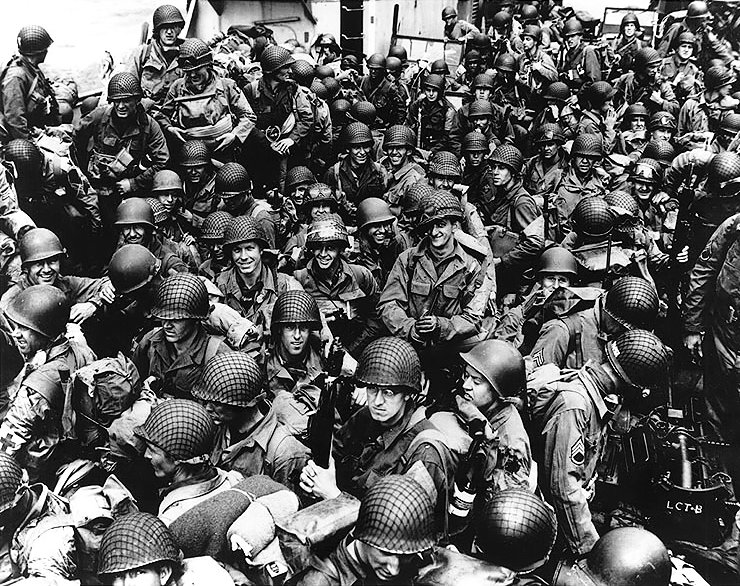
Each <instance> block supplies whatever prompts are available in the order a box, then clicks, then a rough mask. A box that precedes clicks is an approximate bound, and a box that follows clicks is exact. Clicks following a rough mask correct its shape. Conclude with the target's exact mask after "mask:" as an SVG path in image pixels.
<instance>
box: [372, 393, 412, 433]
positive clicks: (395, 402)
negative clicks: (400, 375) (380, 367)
mask: <svg viewBox="0 0 740 586" xmlns="http://www.w3.org/2000/svg"><path fill="white" fill-rule="evenodd" d="M407 400H408V397H407V396H406V394H405V393H403V392H401V391H398V390H397V389H393V388H391V387H378V386H375V385H371V386H369V387H367V406H368V409H369V410H370V417H372V418H373V419H374V420H375V421H377V422H378V423H380V424H381V425H382V426H383V427H391V426H392V425H394V424H395V423H397V422H398V421H399V420H400V419H401V418H402V417H403V412H404V410H405V409H406V401H407Z"/></svg>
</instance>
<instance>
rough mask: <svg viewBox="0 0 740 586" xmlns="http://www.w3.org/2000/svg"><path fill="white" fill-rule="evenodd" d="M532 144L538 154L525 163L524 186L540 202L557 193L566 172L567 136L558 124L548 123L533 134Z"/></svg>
mask: <svg viewBox="0 0 740 586" xmlns="http://www.w3.org/2000/svg"><path fill="white" fill-rule="evenodd" d="M532 142H533V144H534V146H535V148H536V149H537V154H536V155H535V156H534V157H531V158H529V159H527V160H526V161H525V162H524V167H523V169H522V177H523V178H524V183H523V186H524V189H526V190H527V191H528V192H529V193H531V194H532V197H534V198H535V201H539V199H542V200H544V198H545V197H549V195H550V194H552V193H554V192H555V190H556V189H557V187H558V184H559V183H560V180H561V178H562V177H563V173H565V171H566V168H567V161H568V159H567V155H566V153H565V150H564V149H563V144H565V135H564V134H563V129H562V128H560V126H558V125H557V124H553V123H551V122H547V123H545V124H543V125H542V126H539V127H537V128H536V129H535V130H534V131H533V132H532ZM548 208H549V206H548Z"/></svg>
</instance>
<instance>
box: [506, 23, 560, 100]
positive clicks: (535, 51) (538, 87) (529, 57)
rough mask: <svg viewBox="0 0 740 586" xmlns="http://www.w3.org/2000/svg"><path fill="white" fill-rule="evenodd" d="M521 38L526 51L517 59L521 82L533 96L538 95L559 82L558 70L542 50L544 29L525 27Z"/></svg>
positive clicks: (529, 25)
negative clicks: (551, 84) (545, 88)
mask: <svg viewBox="0 0 740 586" xmlns="http://www.w3.org/2000/svg"><path fill="white" fill-rule="evenodd" d="M521 37H522V48H523V49H524V51H523V52H522V53H521V54H519V55H517V57H516V61H517V67H518V75H519V80H520V81H522V82H523V83H524V84H526V86H527V87H528V88H529V91H530V92H531V93H532V94H533V95H537V94H538V93H539V92H540V91H542V89H543V88H544V87H546V86H548V85H549V84H550V83H552V82H555V81H557V80H558V70H557V69H556V67H555V63H553V61H552V58H551V57H550V56H549V55H548V54H547V53H545V52H544V51H543V50H542V46H541V43H540V41H541V38H542V29H541V28H540V27H539V26H537V25H536V24H527V25H525V26H524V29H523V30H522V35H521ZM547 45H548V46H549V43H548V44H547Z"/></svg>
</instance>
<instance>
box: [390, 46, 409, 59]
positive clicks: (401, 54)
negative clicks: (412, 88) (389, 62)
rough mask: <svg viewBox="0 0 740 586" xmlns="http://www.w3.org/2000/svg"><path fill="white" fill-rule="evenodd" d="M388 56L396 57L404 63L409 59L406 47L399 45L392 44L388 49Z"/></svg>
mask: <svg viewBox="0 0 740 586" xmlns="http://www.w3.org/2000/svg"><path fill="white" fill-rule="evenodd" d="M388 57H398V58H399V59H400V60H401V63H406V62H407V61H408V60H409V55H408V53H407V52H406V48H405V47H403V46H401V45H393V46H392V47H391V48H390V49H388Z"/></svg>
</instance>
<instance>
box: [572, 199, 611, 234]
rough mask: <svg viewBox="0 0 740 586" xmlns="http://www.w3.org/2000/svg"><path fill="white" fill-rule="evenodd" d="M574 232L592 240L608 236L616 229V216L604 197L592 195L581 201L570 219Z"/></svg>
mask: <svg viewBox="0 0 740 586" xmlns="http://www.w3.org/2000/svg"><path fill="white" fill-rule="evenodd" d="M570 220H571V223H572V224H573V230H574V231H575V232H576V233H577V234H580V235H583V236H589V237H591V238H601V237H604V236H607V235H608V234H609V232H611V231H612V228H613V227H614V215H613V214H612V212H611V210H610V209H609V205H608V204H607V203H606V202H605V201H604V199H603V198H602V197H599V196H596V195H592V196H587V197H584V198H583V199H581V201H579V202H578V203H577V204H576V207H575V208H574V209H573V213H572V214H571V217H570Z"/></svg>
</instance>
